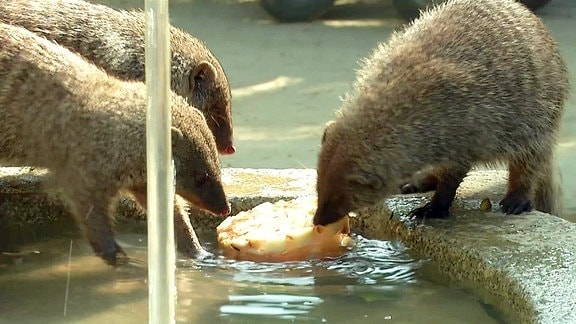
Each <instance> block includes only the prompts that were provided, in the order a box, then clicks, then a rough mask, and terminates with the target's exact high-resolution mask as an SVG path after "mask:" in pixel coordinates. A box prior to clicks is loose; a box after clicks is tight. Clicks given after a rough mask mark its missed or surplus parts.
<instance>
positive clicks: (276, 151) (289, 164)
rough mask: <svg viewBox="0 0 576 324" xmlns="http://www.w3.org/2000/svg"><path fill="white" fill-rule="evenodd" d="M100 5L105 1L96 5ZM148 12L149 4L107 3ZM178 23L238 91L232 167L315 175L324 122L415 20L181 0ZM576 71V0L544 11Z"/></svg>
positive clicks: (376, 4)
mask: <svg viewBox="0 0 576 324" xmlns="http://www.w3.org/2000/svg"><path fill="white" fill-rule="evenodd" d="M95 1H96V0H95ZM96 2H101V3H107V4H111V5H112V6H118V7H135V6H138V7H142V6H143V4H144V1H143V0H99V1H96ZM170 4H171V6H170V16H171V21H172V23H173V24H174V25H176V26H178V27H181V28H183V29H185V30H187V31H188V32H190V33H191V34H193V35H195V36H196V37H198V38H200V39H202V40H203V41H205V42H206V44H207V45H208V47H210V48H211V50H212V51H213V53H214V54H215V55H216V56H217V57H218V58H219V60H220V62H221V64H222V65H223V67H224V69H225V71H226V73H227V75H228V77H229V81H230V84H231V86H232V88H233V117H234V129H235V138H236V145H237V150H238V151H237V153H236V154H235V155H233V156H226V157H222V164H223V166H225V167H248V168H314V167H315V166H316V159H317V153H318V148H319V142H320V136H321V134H322V131H323V128H324V124H325V123H326V122H327V121H328V120H330V119H331V118H332V117H333V113H334V111H335V110H336V109H337V108H338V106H339V101H340V99H339V98H340V96H341V95H343V94H345V93H346V91H347V90H348V89H349V88H350V86H351V84H352V81H353V80H354V73H355V69H356V68H357V67H358V63H357V62H358V60H360V59H361V58H362V57H365V56H366V55H368V54H369V53H370V52H371V51H372V49H373V48H374V47H375V46H376V45H377V43H378V42H380V41H385V40H386V39H387V38H388V37H389V35H390V33H391V32H392V31H393V30H394V29H395V28H398V27H401V26H402V24H404V23H405V21H404V20H402V19H401V18H400V17H399V16H397V14H396V12H395V10H394V8H393V7H392V5H391V3H390V0H364V1H360V0H348V1H337V2H336V5H335V6H334V7H333V8H332V9H330V10H329V12H328V13H327V14H326V15H325V16H323V17H322V19H320V20H317V21H314V22H311V23H295V24H280V23H277V22H275V21H274V20H273V19H272V18H271V17H270V16H269V15H268V14H267V13H266V12H265V11H264V10H263V9H262V8H260V6H259V5H258V2H257V1H255V0H171V1H170ZM538 14H539V15H540V16H541V17H542V18H543V19H544V21H545V23H546V24H547V25H548V26H549V27H550V29H551V31H552V33H553V35H554V36H555V37H556V38H557V39H558V41H559V43H560V46H561V50H562V52H563V54H564V55H565V58H566V61H567V63H568V65H569V69H570V71H571V79H572V83H573V84H574V83H575V81H574V79H575V77H574V76H575V73H576V54H574V53H576V38H575V37H574V33H573V30H574V29H575V28H576V21H575V20H574V19H573V16H574V15H575V14H576V3H575V2H574V1H572V0H552V1H551V3H550V4H549V5H547V6H546V7H544V8H543V9H542V10H540V11H539V12H538ZM574 108H575V100H574V99H572V100H571V101H570V103H569V105H568V106H567V107H566V115H565V118H564V125H563V128H562V131H561V137H560V147H559V149H558V158H559V163H560V166H561V169H562V174H563V180H564V194H565V207H566V209H567V216H566V218H568V219H571V220H576V169H574V168H573V164H574V162H575V161H576V151H575V150H574V147H575V146H576V127H575V126H574V125H576V124H575V121H576V112H575V110H574Z"/></svg>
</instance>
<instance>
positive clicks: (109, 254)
mask: <svg viewBox="0 0 576 324" xmlns="http://www.w3.org/2000/svg"><path fill="white" fill-rule="evenodd" d="M96 254H97V255H98V256H100V257H101V258H102V260H104V262H105V263H106V264H107V265H111V266H117V265H121V264H124V263H126V261H127V259H128V258H127V257H128V256H127V255H126V253H125V252H124V250H122V248H121V247H120V245H118V243H114V248H113V249H106V251H102V252H99V253H98V252H96Z"/></svg>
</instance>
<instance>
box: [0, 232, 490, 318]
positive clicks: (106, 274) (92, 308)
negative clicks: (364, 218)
mask: <svg viewBox="0 0 576 324" xmlns="http://www.w3.org/2000/svg"><path fill="white" fill-rule="evenodd" d="M142 238H143V236H134V237H130V236H127V235H121V236H120V240H121V241H122V244H123V245H124V246H126V249H125V250H126V252H127V253H128V255H129V256H130V257H131V260H130V262H129V263H128V264H126V265H123V266H121V267H117V268H113V267H108V266H106V265H104V263H103V262H102V261H100V260H99V259H98V258H96V257H94V256H92V252H91V250H90V247H89V246H88V245H87V244H86V243H85V242H84V240H74V249H73V251H72V258H71V260H70V264H69V263H68V262H69V260H68V258H69V255H68V250H69V247H70V240H69V239H62V240H54V241H51V242H45V243H41V244H38V245H35V246H29V247H23V248H22V250H25V251H34V250H38V251H40V253H24V254H22V255H21V256H8V259H6V258H2V259H0V314H2V315H1V316H0V323H3V322H6V323H16V322H18V323H42V324H43V323H47V322H50V323H63V322H64V323H95V324H100V323H102V322H109V323H145V322H147V315H148V311H147V308H148V302H147V294H148V292H147V284H146V281H147V276H146V258H147V256H146V249H145V247H146V243H145V240H143V239H142ZM354 239H355V241H356V244H355V246H354V247H353V248H351V249H350V250H349V251H348V252H347V253H345V254H344V255H343V256H341V257H338V258H331V259H327V260H311V261H309V262H285V263H257V262H250V261H234V260H227V259H224V258H223V257H214V258H212V259H207V260H203V261H191V260H180V261H179V265H178V269H177V273H176V279H177V288H178V292H177V293H178V295H177V308H176V316H177V318H176V320H177V322H178V323H247V322H249V323H275V322H285V321H286V320H290V321H297V322H315V323H319V322H328V323H372V322H375V321H377V322H379V321H382V320H385V319H391V320H394V321H395V322H400V323H416V322H426V323H449V322H450V323H452V322H466V323H497V321H496V320H495V319H494V318H493V317H491V315H489V314H488V313H487V312H486V308H485V307H483V305H482V304H481V303H480V302H478V301H477V300H475V299H473V298H472V297H470V296H468V295H466V294H464V293H463V292H461V291H459V290H457V289H448V288H446V287H445V286H441V285H437V284H434V283H432V282H431V281H430V280H429V279H428V277H427V276H429V275H428V274H427V273H434V271H431V272H430V271H426V269H427V268H434V265H433V264H432V263H431V262H428V261H426V260H421V259H417V258H414V257H413V256H411V255H410V253H409V251H407V249H406V248H405V247H404V246H403V245H402V244H401V243H399V242H388V241H376V240H368V239H365V238H363V237H361V236H355V237H354ZM214 243H215V242H211V244H208V245H207V248H208V249H209V250H212V251H214V252H215V253H216V254H218V250H217V248H216V247H215V246H214ZM68 275H70V279H69V284H68ZM433 279H434V281H436V282H438V281H439V280H438V278H433ZM67 291H68V292H67ZM66 298H67V299H66ZM64 307H66V314H64V313H63V310H64Z"/></svg>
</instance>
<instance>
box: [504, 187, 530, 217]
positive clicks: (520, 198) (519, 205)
mask: <svg viewBox="0 0 576 324" xmlns="http://www.w3.org/2000/svg"><path fill="white" fill-rule="evenodd" d="M500 210H502V212H503V213H505V214H512V215H518V214H521V213H523V212H525V211H526V212H529V211H531V210H532V202H531V201H530V199H529V198H528V197H527V196H526V195H524V194H522V193H516V192H513V193H509V194H507V195H506V197H504V199H502V201H501V202H500Z"/></svg>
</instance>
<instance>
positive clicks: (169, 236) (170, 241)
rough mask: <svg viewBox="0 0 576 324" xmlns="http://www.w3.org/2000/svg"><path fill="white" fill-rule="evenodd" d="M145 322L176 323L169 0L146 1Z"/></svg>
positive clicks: (155, 323)
mask: <svg viewBox="0 0 576 324" xmlns="http://www.w3.org/2000/svg"><path fill="white" fill-rule="evenodd" d="M145 13H146V87H147V98H148V100H147V101H148V102H147V114H146V150H147V152H146V156H147V177H148V194H147V195H148V206H147V214H148V321H149V323H154V324H157V323H174V322H175V315H176V314H175V301H176V286H175V279H174V271H175V268H176V255H175V253H176V252H175V249H174V217H173V212H174V179H173V165H172V145H171V130H170V129H171V128H170V127H171V114H170V110H171V108H170V34H169V17H168V0H146V2H145Z"/></svg>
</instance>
